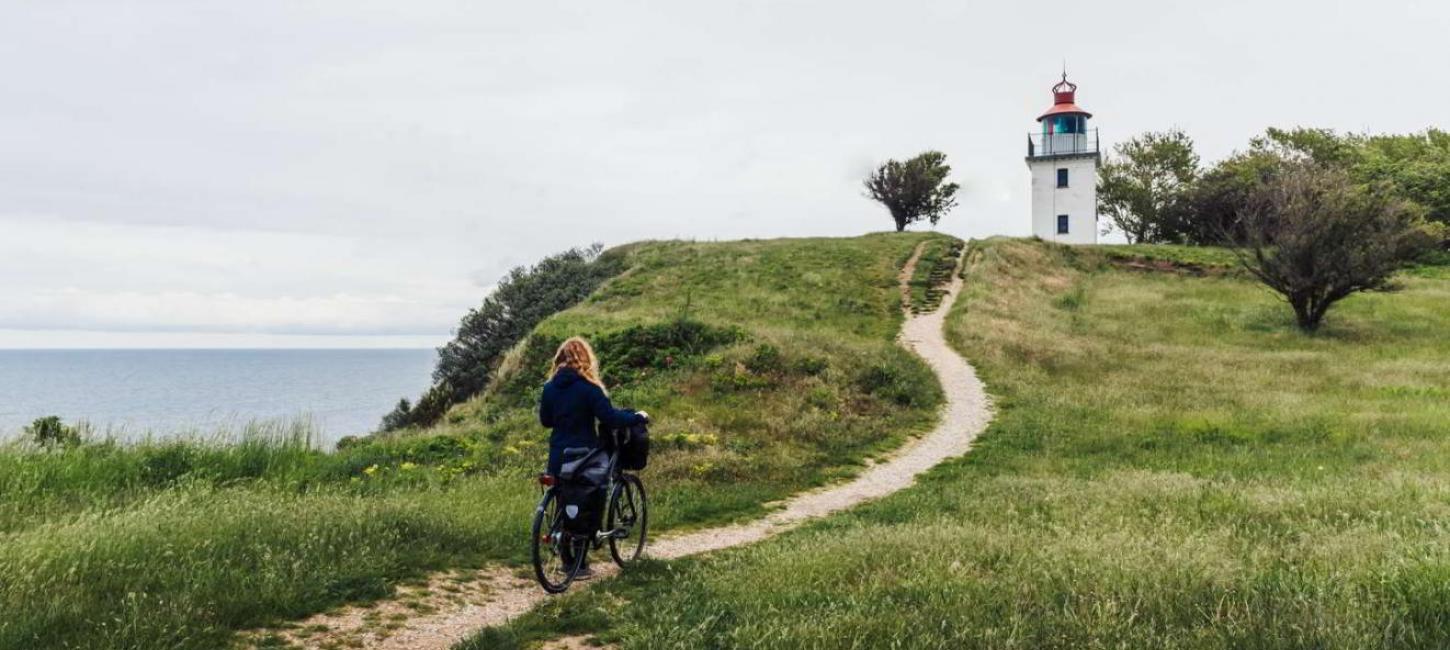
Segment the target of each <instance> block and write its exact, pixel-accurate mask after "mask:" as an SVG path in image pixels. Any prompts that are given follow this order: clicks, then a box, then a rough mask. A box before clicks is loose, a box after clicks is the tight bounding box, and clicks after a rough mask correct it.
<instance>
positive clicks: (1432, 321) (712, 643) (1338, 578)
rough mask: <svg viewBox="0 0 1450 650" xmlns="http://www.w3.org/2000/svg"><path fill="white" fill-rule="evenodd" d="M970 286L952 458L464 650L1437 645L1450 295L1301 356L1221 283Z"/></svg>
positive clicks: (1347, 325)
mask: <svg viewBox="0 0 1450 650" xmlns="http://www.w3.org/2000/svg"><path fill="white" fill-rule="evenodd" d="M969 260H970V266H969V268H968V269H967V271H966V275H967V278H968V285H967V289H966V291H965V293H964V295H963V296H962V297H961V299H959V300H958V301H957V303H956V305H955V306H954V307H953V311H952V312H951V314H950V318H949V322H948V336H949V339H950V340H951V341H952V343H953V345H955V346H956V347H957V348H958V349H960V350H961V351H962V352H963V353H964V354H965V355H966V356H967V357H968V358H969V359H970V360H971V361H972V362H973V364H974V365H976V366H977V368H978V370H979V372H980V373H981V375H982V376H983V378H984V379H985V381H986V382H987V385H988V387H989V390H990V391H991V392H992V393H993V394H994V396H995V398H996V405H997V409H998V412H997V415H996V418H995V420H994V421H993V423H992V425H991V427H990V428H989V430H988V431H987V432H986V433H985V434H984V436H983V437H982V438H981V440H980V441H979V443H978V445H977V446H976V448H975V449H974V451H973V452H972V453H971V454H970V455H969V456H967V457H966V458H964V459H962V460H960V461H955V462H951V463H948V464H946V465H944V466H942V467H939V468H938V469H936V470H934V471H932V472H931V473H929V475H928V476H927V477H926V478H925V479H924V480H922V481H921V482H920V483H919V484H918V485H917V486H915V487H913V488H910V489H908V490H905V491H903V492H901V493H898V494H896V495H893V496H891V497H888V498H886V499H883V500H881V501H878V502H876V503H873V504H870V505H868V506H865V507H862V508H858V509H856V510H853V511H852V512H850V513H847V514H844V515H840V516H835V517H831V518H829V519H828V520H825V521H823V522H820V523H817V524H814V525H811V526H808V527H806V528H803V529H800V530H797V531H794V532H791V533H787V534H785V535H783V536H781V537H778V538H775V539H772V540H769V541H767V542H764V543H761V544H756V545H752V546H750V547H746V548H741V549H735V550H731V551H727V552H723V553H720V554H717V555H714V556H712V557H709V558H702V559H695V560H687V561H680V562H675V563H671V564H669V565H664V564H653V565H650V566H647V567H643V568H642V570H639V571H633V572H630V573H627V574H626V575H625V576H624V577H623V578H621V579H619V580H616V581H610V582H607V583H603V584H601V585H600V586H599V587H598V588H596V589H594V590H591V591H590V592H585V593H579V594H571V595H570V596H568V597H567V598H564V599H555V600H551V601H550V603H549V604H548V605H547V606H546V607H545V608H544V609H543V610H541V611H540V612H536V613H534V614H531V615H530V616H527V617H524V618H523V619H521V620H519V621H517V622H516V623H515V624H513V625H511V626H509V627H506V628H503V629H499V630H491V631H488V632H486V633H484V634H482V635H480V636H479V637H478V638H476V639H474V641H473V642H472V643H471V644H469V645H468V647H472V648H483V647H490V648H492V647H499V648H507V647H517V646H519V645H523V644H527V643H528V642H530V641H531V640H534V639H539V638H544V637H548V636H552V635H555V634H558V633H560V632H563V631H569V632H572V633H592V634H596V635H598V636H599V637H601V639H603V640H606V641H613V642H617V643H618V644H619V647H621V648H691V647H730V648H818V647H859V648H877V647H898V648H961V647H990V648H1107V647H1114V648H1138V647H1157V648H1166V647H1172V648H1444V647H1450V523H1447V522H1450V399H1447V394H1446V390H1447V388H1446V387H1447V386H1450V337H1447V336H1446V335H1445V333H1446V332H1447V331H1450V276H1446V275H1444V274H1443V273H1438V272H1433V273H1432V272H1429V271H1426V272H1424V273H1420V272H1416V273H1412V274H1407V275H1406V276H1404V277H1403V278H1402V279H1401V285H1402V288H1401V289H1400V290H1399V291H1396V292H1390V293H1374V294H1363V295H1358V296H1355V297H1352V298H1350V299H1348V300H1346V301H1344V302H1343V303H1342V304H1341V305H1340V306H1338V307H1337V308H1336V309H1335V310H1334V311H1332V312H1331V313H1330V315H1329V318H1328V320H1327V322H1326V325H1325V327H1324V329H1323V330H1322V331H1321V332H1320V333H1319V334H1317V335H1314V336H1306V335H1303V334H1301V333H1299V332H1298V331H1297V330H1296V329H1295V327H1294V325H1293V321H1292V317H1291V315H1290V313H1289V310H1288V308H1287V307H1286V306H1284V305H1283V304H1282V303H1280V302H1278V301H1277V299H1275V298H1274V297H1272V296H1271V295H1270V294H1269V293H1268V292H1266V291H1265V290H1263V289H1261V288H1259V287H1258V286H1256V285H1254V284H1252V283H1250V282H1247V281H1245V280H1243V279H1241V278H1238V277H1233V276H1227V277H1203V278H1196V277H1185V276H1183V275H1180V274H1175V273H1143V272H1139V271H1124V270H1119V269H1118V268H1117V267H1116V265H1114V264H1113V263H1111V261H1110V260H1108V259H1107V258H1106V255H1105V254H1104V253H1103V252H1102V251H1097V250H1092V249H1068V248H1063V247H1058V246H1053V245H1049V244H1043V243H1035V242H1029V241H1020V240H991V241H988V242H985V243H981V242H978V243H975V244H974V245H973V247H972V250H971V251H970V252H969Z"/></svg>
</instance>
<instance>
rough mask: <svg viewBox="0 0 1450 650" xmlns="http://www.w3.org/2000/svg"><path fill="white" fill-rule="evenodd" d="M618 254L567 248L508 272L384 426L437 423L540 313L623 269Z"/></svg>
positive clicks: (481, 383) (572, 300) (570, 302)
mask: <svg viewBox="0 0 1450 650" xmlns="http://www.w3.org/2000/svg"><path fill="white" fill-rule="evenodd" d="M623 267H624V259H623V256H622V255H621V254H616V253H606V252H604V247H603V246H602V245H600V244H595V245H593V246H591V247H589V248H582V249H581V248H571V249H569V250H567V251H564V252H562V253H558V254H556V255H551V256H549V257H546V258H544V259H543V260H541V261H539V263H537V264H535V265H533V266H531V267H528V268H525V267H522V266H521V267H517V268H514V269H513V270H511V271H509V273H508V275H506V276H504V278H503V279H502V280H500V281H499V283H498V286H497V287H495V289H494V291H493V293H491V294H489V296H488V297H487V298H485V299H484V301H483V304H482V305H480V306H479V307H478V308H476V309H472V310H470V311H469V312H468V314H467V315H465V316H464V317H463V320H462V321H461V322H460V323H459V324H458V330H457V332H456V333H455V335H454V338H453V340H452V341H449V342H448V343H447V344H446V345H444V346H443V347H441V348H438V365H437V367H435V368H434V370H433V386H432V387H430V388H429V389H428V390H427V391H426V392H424V393H423V396H422V397H420V398H418V401H417V402H416V403H412V404H409V403H408V401H407V400H402V401H400V402H399V403H398V405H397V407H396V408H394V409H393V411H392V412H391V413H389V414H387V415H386V416H384V417H383V421H382V425H381V426H382V428H383V430H384V431H389V430H393V429H398V428H402V427H406V426H423V425H427V424H432V423H434V422H437V421H438V420H439V419H440V418H442V417H443V414H444V413H446V412H447V411H448V408H449V407H450V406H452V405H454V404H458V403H460V402H463V401H465V400H467V399H468V398H470V397H473V396H474V395H476V394H478V393H479V392H481V391H482V390H483V389H484V387H485V386H487V385H488V382H489V379H490V378H491V377H492V376H493V372H494V370H495V369H496V368H497V366H498V364H499V362H500V361H502V360H503V357H504V355H505V354H506V353H508V351H509V349H510V348H512V347H513V346H514V344H516V343H518V342H519V341H521V340H523V338H524V337H525V336H527V335H528V333H529V332H530V331H531V330H533V329H534V326H535V325H538V324H539V323H540V322H542V321H543V320H544V319H545V318H548V317H549V316H552V315H554V314H556V313H558V312H560V311H563V310H565V309H568V308H569V307H572V306H574V305H576V304H578V303H579V302H580V301H582V300H584V298H585V297H587V296H588V295H589V294H590V293H593V291H594V290H595V289H597V288H598V287H599V285H601V284H603V283H604V281H605V280H608V279H609V278H611V277H613V276H615V275H617V274H618V273H619V272H620V271H622V270H623Z"/></svg>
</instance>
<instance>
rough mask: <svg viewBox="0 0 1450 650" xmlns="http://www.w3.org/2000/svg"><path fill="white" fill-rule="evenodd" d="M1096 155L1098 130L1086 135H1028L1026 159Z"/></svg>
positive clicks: (1089, 131)
mask: <svg viewBox="0 0 1450 650" xmlns="http://www.w3.org/2000/svg"><path fill="white" fill-rule="evenodd" d="M1097 154H1098V130H1097V129H1089V130H1088V131H1087V133H1050V134H1049V133H1028V134H1027V157H1028V158H1048V157H1052V156H1085V155H1092V156H1095V155H1097Z"/></svg>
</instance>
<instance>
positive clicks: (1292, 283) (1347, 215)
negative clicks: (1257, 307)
mask: <svg viewBox="0 0 1450 650" xmlns="http://www.w3.org/2000/svg"><path fill="white" fill-rule="evenodd" d="M1239 216H1240V220H1239V226H1240V227H1241V231H1240V233H1239V234H1238V235H1237V236H1236V237H1235V244H1236V247H1235V249H1234V250H1235V252H1236V253H1237V254H1238V257H1239V261H1240V262H1241V263H1242V265H1243V267H1244V268H1245V269H1247V270H1248V271H1249V272H1250V273H1252V274H1253V275H1254V276H1255V277H1257V278H1258V279H1259V280H1260V281H1262V282H1263V283H1264V284H1265V285H1267V286H1268V287H1269V288H1270V289H1273V290H1274V291H1276V292H1278V293H1279V294H1280V295H1282V296H1283V297H1284V299H1285V300H1286V301H1288V303H1289V305H1290V307H1292V308H1293V309H1294V317H1295V320H1296V322H1297V323H1298V325H1299V328H1300V329H1302V330H1304V331H1306V332H1312V331H1314V330H1316V329H1318V328H1319V325H1320V323H1321V322H1322V321H1323V319H1324V315H1325V313H1327V312H1328V311H1329V308H1330V307H1331V306H1333V305H1334V303H1336V302H1338V301H1340V300H1343V299H1344V298H1346V297H1348V296H1350V295H1352V294H1354V293H1356V292H1359V291H1368V290H1373V289H1380V288H1383V287H1384V286H1385V285H1386V283H1387V282H1388V281H1389V278H1390V276H1391V274H1393V273H1394V271H1395V270H1396V269H1397V268H1399V266H1400V265H1402V264H1404V263H1405V262H1406V261H1409V260H1411V259H1413V258H1414V257H1416V256H1417V255H1419V254H1420V253H1421V252H1422V251H1423V250H1424V249H1425V248H1426V247H1427V246H1428V245H1429V244H1430V239H1429V237H1428V235H1427V234H1426V230H1425V229H1424V228H1423V227H1422V225H1423V220H1422V218H1421V216H1420V210H1419V209H1418V208H1417V207H1416V206H1415V205H1414V204H1412V203H1410V202H1409V201H1406V200H1405V199H1403V198H1400V197H1398V196H1397V195H1395V194H1394V193H1393V191H1392V190H1391V189H1390V188H1388V187H1387V186H1385V185H1383V184H1380V185H1373V186H1365V185H1361V184H1357V183H1355V182H1354V181H1353V179H1351V178H1350V175H1349V173H1348V172H1346V171H1345V170H1343V169H1340V168H1338V167H1327V166H1323V165H1319V164H1315V163H1312V162H1307V161H1306V162H1296V163H1288V164H1287V165H1286V166H1285V168H1284V169H1283V171H1282V172H1281V173H1279V174H1276V175H1275V176H1274V177H1273V178H1271V179H1269V180H1268V181H1267V182H1265V183H1263V184H1262V185H1261V186H1260V187H1259V188H1258V189H1257V190H1256V191H1255V192H1254V193H1253V195H1252V196H1250V197H1249V199H1248V202H1247V207H1246V209H1245V210H1244V211H1243V212H1242V213H1241V214H1240V215H1239Z"/></svg>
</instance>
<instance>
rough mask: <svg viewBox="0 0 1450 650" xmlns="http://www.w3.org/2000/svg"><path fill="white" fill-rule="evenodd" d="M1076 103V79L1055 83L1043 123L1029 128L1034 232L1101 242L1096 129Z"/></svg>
mask: <svg viewBox="0 0 1450 650" xmlns="http://www.w3.org/2000/svg"><path fill="white" fill-rule="evenodd" d="M1091 117H1092V113H1089V112H1087V111H1085V110H1083V109H1082V107H1080V106H1078V105H1077V84H1075V83H1072V82H1071V81H1068V80H1067V72H1065V71H1064V72H1063V73H1062V81H1059V82H1058V83H1057V85H1054V86H1053V87H1052V108H1049V109H1047V112H1046V113H1043V114H1042V115H1040V116H1038V118H1037V121H1038V122H1039V123H1040V124H1041V128H1040V129H1039V130H1038V131H1037V132H1035V133H1029V134H1027V168H1028V169H1029V170H1031V171H1032V234H1034V235H1036V236H1038V237H1041V238H1042V239H1045V240H1047V241H1055V242H1061V243H1064V244H1096V243H1097V242H1098V189H1097V185H1098V162H1099V161H1100V160H1101V156H1100V155H1099V154H1098V132H1097V129H1089V128H1088V119H1089V118H1091Z"/></svg>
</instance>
